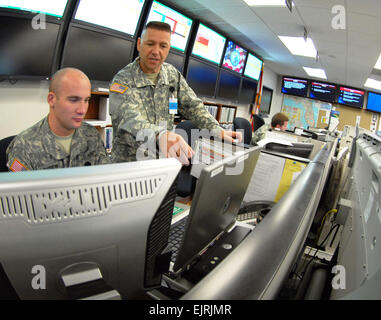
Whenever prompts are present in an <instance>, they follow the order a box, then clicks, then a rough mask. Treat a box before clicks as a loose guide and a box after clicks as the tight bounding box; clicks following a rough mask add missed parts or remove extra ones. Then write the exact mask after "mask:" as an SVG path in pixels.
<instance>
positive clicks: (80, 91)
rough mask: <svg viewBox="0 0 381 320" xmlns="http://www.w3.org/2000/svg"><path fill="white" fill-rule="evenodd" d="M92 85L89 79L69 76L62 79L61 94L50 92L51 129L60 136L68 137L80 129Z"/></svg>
mask: <svg viewBox="0 0 381 320" xmlns="http://www.w3.org/2000/svg"><path fill="white" fill-rule="evenodd" d="M90 91H91V84H90V82H89V80H88V79H84V78H80V77H78V76H77V77H76V76H67V77H65V78H64V79H62V82H61V84H60V86H59V92H58V93H57V94H56V93H54V92H49V95H48V103H49V105H50V114H49V125H50V129H51V130H52V131H53V132H54V133H55V134H57V135H59V136H66V135H69V134H71V133H73V132H74V130H75V129H77V128H79V127H80V126H81V124H82V121H83V119H84V117H85V114H86V112H87V108H88V106H89V100H90Z"/></svg>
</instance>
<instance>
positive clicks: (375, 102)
mask: <svg viewBox="0 0 381 320" xmlns="http://www.w3.org/2000/svg"><path fill="white" fill-rule="evenodd" d="M366 110H368V111H372V112H378V113H381V94H380V93H376V92H371V91H368V101H367V104H366Z"/></svg>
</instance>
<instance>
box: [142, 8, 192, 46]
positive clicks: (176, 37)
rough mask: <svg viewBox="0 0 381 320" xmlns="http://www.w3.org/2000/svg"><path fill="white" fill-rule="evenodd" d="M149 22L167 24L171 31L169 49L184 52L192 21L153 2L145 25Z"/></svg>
mask: <svg viewBox="0 0 381 320" xmlns="http://www.w3.org/2000/svg"><path fill="white" fill-rule="evenodd" d="M150 21H161V22H166V23H168V24H169V25H170V26H171V31H172V34H171V48H175V49H177V50H180V51H181V52H184V51H185V48H186V46H187V43H188V39H189V34H190V31H191V27H192V22H193V21H192V19H190V18H188V17H186V16H184V15H183V14H181V13H180V12H178V11H176V10H174V9H172V8H170V7H167V6H165V5H164V4H162V3H160V2H158V1H153V2H152V6H151V9H150V11H149V15H148V18H147V22H146V23H148V22H150Z"/></svg>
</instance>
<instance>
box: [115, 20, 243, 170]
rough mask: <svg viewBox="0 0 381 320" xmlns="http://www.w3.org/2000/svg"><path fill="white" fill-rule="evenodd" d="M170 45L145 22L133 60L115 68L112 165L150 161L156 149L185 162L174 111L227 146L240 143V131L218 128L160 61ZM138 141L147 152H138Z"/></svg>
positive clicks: (166, 33)
mask: <svg viewBox="0 0 381 320" xmlns="http://www.w3.org/2000/svg"><path fill="white" fill-rule="evenodd" d="M170 47H171V27H170V25H169V24H167V23H164V22H158V21H151V22H149V23H148V24H147V25H146V26H145V28H144V30H143V32H142V35H141V37H140V38H138V41H137V50H138V52H139V57H137V58H136V59H135V61H133V62H132V63H130V64H128V65H127V66H126V67H124V68H123V69H122V70H120V71H119V72H118V73H117V74H116V75H115V77H114V78H113V80H112V82H111V84H110V115H111V118H112V125H113V130H114V136H113V150H112V158H113V161H114V162H124V161H136V160H141V159H143V158H144V159H147V158H156V157H157V150H156V146H157V147H158V148H159V150H160V151H161V152H162V153H163V154H164V156H165V157H175V158H177V159H178V160H179V161H180V162H181V163H183V164H189V160H188V159H189V158H191V157H192V155H193V154H194V152H193V150H192V148H191V147H190V146H189V144H188V143H187V142H186V141H185V140H184V139H183V138H182V137H181V136H180V135H178V134H176V133H174V132H172V129H173V123H174V115H175V114H176V113H181V114H182V115H183V116H184V117H185V118H186V119H188V120H191V121H192V122H193V123H194V124H195V125H196V126H197V127H198V128H200V129H208V130H210V131H211V135H213V136H217V137H219V138H221V139H223V140H225V141H227V142H232V141H234V140H236V141H237V142H240V141H241V140H242V134H241V133H240V132H234V131H226V130H223V129H222V128H220V126H219V123H218V122H217V121H216V120H215V119H214V117H213V116H212V115H211V114H210V113H209V112H208V111H207V110H206V108H205V106H204V104H203V103H202V101H201V100H200V99H199V98H197V96H196V94H195V93H194V91H193V90H192V89H191V88H190V87H189V86H188V84H187V82H186V81H185V79H184V77H183V76H182V74H181V73H180V72H179V71H178V70H177V69H176V68H175V67H174V66H172V65H171V64H168V63H165V62H164V61H165V59H166V58H167V56H168V53H169V49H170ZM144 139H146V140H144ZM143 140H144V141H145V142H146V141H148V144H147V145H150V148H148V149H149V150H147V148H146V149H144V152H142V153H141V154H140V153H139V152H140V151H141V150H142V149H141V148H140V147H141V146H142V144H143ZM189 143H190V142H189ZM139 149H140V150H139Z"/></svg>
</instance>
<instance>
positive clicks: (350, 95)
mask: <svg viewBox="0 0 381 320" xmlns="http://www.w3.org/2000/svg"><path fill="white" fill-rule="evenodd" d="M364 96H365V91H364V90H360V89H356V88H350V87H344V86H340V87H339V93H338V97H337V103H340V104H343V105H345V106H348V107H354V108H359V109H361V108H362V106H363V104H364Z"/></svg>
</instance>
